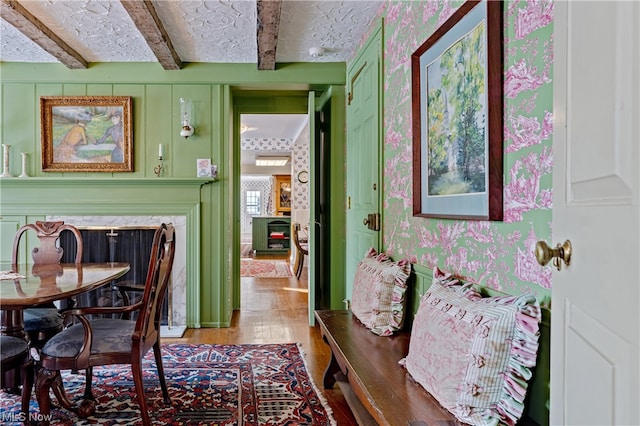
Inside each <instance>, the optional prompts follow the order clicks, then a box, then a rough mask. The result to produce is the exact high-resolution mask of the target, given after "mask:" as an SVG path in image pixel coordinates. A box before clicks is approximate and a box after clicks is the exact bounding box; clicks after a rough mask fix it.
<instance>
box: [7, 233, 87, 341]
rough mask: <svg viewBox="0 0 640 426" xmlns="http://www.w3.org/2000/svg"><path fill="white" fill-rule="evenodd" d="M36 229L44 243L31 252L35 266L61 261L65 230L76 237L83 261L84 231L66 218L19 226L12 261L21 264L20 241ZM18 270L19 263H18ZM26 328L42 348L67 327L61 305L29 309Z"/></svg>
mask: <svg viewBox="0 0 640 426" xmlns="http://www.w3.org/2000/svg"><path fill="white" fill-rule="evenodd" d="M30 230H31V231H33V232H35V235H36V237H38V240H39V242H40V247H35V248H34V249H33V250H32V251H31V257H32V259H33V263H34V265H43V264H53V263H60V260H61V259H62V255H63V254H64V249H63V248H62V247H60V244H59V241H60V233H61V232H62V231H65V230H67V231H70V232H71V233H72V234H73V235H74V237H75V240H76V257H75V263H81V262H82V251H83V244H82V234H81V233H80V231H79V230H78V228H76V227H75V226H73V225H69V224H65V223H64V222H63V221H56V222H44V221H36V222H35V223H29V224H26V225H24V226H22V227H21V228H20V229H18V232H17V233H16V236H15V238H14V240H13V251H12V256H11V264H12V265H17V264H18V260H19V254H20V242H21V241H22V240H23V238H22V237H23V236H26V235H27V234H26V232H27V231H30ZM14 269H15V266H14ZM23 317H24V329H25V332H26V333H27V334H28V336H29V340H30V341H31V344H32V346H34V347H36V348H37V349H41V348H42V346H43V345H44V344H45V343H46V342H47V340H49V339H50V338H51V337H52V336H53V335H55V334H56V333H58V332H60V331H61V330H62V328H63V326H64V325H63V322H62V316H61V315H60V312H59V310H58V308H56V307H55V305H53V303H51V304H47V305H40V306H37V307H33V308H28V309H25V310H24V311H23Z"/></svg>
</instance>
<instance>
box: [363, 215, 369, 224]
mask: <svg viewBox="0 0 640 426" xmlns="http://www.w3.org/2000/svg"><path fill="white" fill-rule="evenodd" d="M362 224H363V225H364V226H367V225H368V224H369V218H366V217H365V218H364V220H363V221H362Z"/></svg>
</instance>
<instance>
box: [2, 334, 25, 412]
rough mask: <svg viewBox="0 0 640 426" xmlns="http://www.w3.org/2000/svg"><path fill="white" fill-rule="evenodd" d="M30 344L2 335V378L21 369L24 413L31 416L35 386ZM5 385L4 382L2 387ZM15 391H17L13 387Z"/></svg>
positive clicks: (17, 338)
mask: <svg viewBox="0 0 640 426" xmlns="http://www.w3.org/2000/svg"><path fill="white" fill-rule="evenodd" d="M29 350H30V348H29V344H28V343H27V341H26V340H24V339H22V338H20V337H13V336H4V335H3V336H0V363H1V364H0V372H1V374H2V378H3V379H4V375H5V374H7V373H10V372H12V371H19V372H20V377H22V390H21V391H20V394H21V395H22V408H21V410H22V415H23V416H24V418H25V419H28V418H29V400H30V399H31V389H32V388H33V360H32V359H31V355H30V353H29ZM4 387H5V384H4V382H3V383H2V388H4ZM12 392H13V393H17V392H15V391H14V390H13V389H12Z"/></svg>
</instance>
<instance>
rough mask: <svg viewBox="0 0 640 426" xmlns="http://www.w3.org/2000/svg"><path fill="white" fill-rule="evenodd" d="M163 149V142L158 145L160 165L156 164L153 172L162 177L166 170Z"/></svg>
mask: <svg viewBox="0 0 640 426" xmlns="http://www.w3.org/2000/svg"><path fill="white" fill-rule="evenodd" d="M163 154H164V152H163V149H162V144H160V145H158V161H159V163H158V165H157V166H155V167H154V168H153V172H154V173H155V174H156V177H160V176H162V174H163V172H164V162H163V160H162V157H163Z"/></svg>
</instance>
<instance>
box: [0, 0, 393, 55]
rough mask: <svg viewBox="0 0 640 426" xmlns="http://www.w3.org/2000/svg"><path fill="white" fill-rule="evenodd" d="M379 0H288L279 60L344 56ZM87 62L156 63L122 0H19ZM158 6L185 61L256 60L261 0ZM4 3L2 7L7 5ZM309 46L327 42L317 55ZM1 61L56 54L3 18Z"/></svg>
mask: <svg viewBox="0 0 640 426" xmlns="http://www.w3.org/2000/svg"><path fill="white" fill-rule="evenodd" d="M381 3H383V2H382V1H379V0H375V1H372V0H348V1H336V0H324V1H322V0H320V1H311V0H283V3H282V9H281V17H280V29H279V34H278V45H277V50H276V62H346V61H347V60H348V59H349V58H350V57H351V56H352V54H353V53H354V50H355V48H356V47H357V46H358V44H359V43H360V41H361V40H362V37H363V36H364V35H365V32H366V31H367V29H368V28H369V27H370V25H371V23H372V21H373V19H374V18H375V17H376V15H377V13H378V9H379V7H380V5H381ZM20 4H21V5H22V6H24V7H25V9H27V10H28V11H29V12H30V13H32V14H33V15H34V16H36V17H37V18H38V19H39V20H40V21H42V22H43V23H44V24H45V25H46V26H48V27H49V28H50V29H52V30H53V32H54V33H55V34H56V35H57V36H58V37H60V38H61V39H62V40H64V41H65V42H66V43H67V44H69V45H70V46H71V47H72V48H73V49H74V50H76V51H77V52H78V53H80V55H81V56H83V57H84V58H85V59H86V60H87V61H88V62H155V61H156V58H155V57H154V55H153V53H152V52H151V49H150V48H149V47H148V46H147V44H146V43H145V41H144V39H143V38H142V36H141V35H140V33H139V32H138V30H137V29H136V27H135V25H134V24H133V21H132V20H131V18H130V17H129V15H128V14H127V12H126V11H125V9H124V7H123V6H122V5H121V4H120V2H119V1H117V0H21V1H20ZM154 6H155V8H156V11H157V13H158V15H159V17H160V19H161V21H162V23H163V25H164V27H165V28H166V30H167V33H168V34H169V37H170V39H171V42H172V43H173V46H174V48H175V49H176V51H177V53H178V55H179V56H180V58H181V59H182V61H183V62H214V63H257V45H256V16H257V13H256V2H255V0H227V1H224V0H197V1H190V0H159V1H154ZM3 7H4V6H3ZM311 47H323V48H324V49H325V50H326V53H325V54H324V55H323V56H321V57H318V58H313V57H311V56H310V55H309V49H310V48H311ZM0 61H3V62H56V59H55V58H53V57H52V56H51V55H49V54H48V53H47V52H45V51H44V50H42V49H41V48H40V47H39V46H37V45H36V44H35V43H33V42H32V41H31V40H29V39H28V38H26V37H25V36H24V35H22V33H20V32H19V31H18V30H16V29H15V28H13V27H12V26H11V25H9V24H7V23H6V22H5V21H4V20H0Z"/></svg>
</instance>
